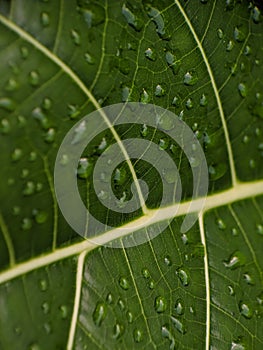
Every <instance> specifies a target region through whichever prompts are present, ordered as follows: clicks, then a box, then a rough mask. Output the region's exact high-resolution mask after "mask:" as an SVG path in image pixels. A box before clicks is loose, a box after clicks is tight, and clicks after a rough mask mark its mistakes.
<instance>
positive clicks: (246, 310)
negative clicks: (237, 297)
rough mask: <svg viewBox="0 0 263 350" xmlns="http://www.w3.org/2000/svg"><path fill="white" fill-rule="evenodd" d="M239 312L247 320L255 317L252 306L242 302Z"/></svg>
mask: <svg viewBox="0 0 263 350" xmlns="http://www.w3.org/2000/svg"><path fill="white" fill-rule="evenodd" d="M239 311H240V313H241V315H242V316H244V317H245V318H248V319H250V318H251V317H252V316H253V310H252V308H251V306H250V305H249V304H247V303H244V302H242V301H241V302H240V303H239Z"/></svg>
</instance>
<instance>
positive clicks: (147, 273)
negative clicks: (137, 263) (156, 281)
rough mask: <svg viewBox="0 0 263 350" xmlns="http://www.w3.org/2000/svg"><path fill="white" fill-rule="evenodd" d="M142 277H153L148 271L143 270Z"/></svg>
mask: <svg viewBox="0 0 263 350" xmlns="http://www.w3.org/2000/svg"><path fill="white" fill-rule="evenodd" d="M142 275H143V277H144V278H146V279H148V278H150V276H151V275H150V272H149V270H148V269H142Z"/></svg>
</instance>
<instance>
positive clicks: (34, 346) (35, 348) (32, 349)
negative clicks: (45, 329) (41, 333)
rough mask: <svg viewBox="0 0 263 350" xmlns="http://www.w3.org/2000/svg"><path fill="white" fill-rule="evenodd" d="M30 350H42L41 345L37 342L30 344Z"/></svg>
mask: <svg viewBox="0 0 263 350" xmlns="http://www.w3.org/2000/svg"><path fill="white" fill-rule="evenodd" d="M28 349H29V350H41V348H40V346H39V345H38V344H37V343H34V344H32V345H30V346H29V348H28Z"/></svg>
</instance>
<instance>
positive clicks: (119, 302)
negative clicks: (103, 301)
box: [118, 299, 125, 311]
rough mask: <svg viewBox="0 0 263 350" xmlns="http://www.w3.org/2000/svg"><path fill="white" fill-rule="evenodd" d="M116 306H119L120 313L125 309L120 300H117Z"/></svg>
mask: <svg viewBox="0 0 263 350" xmlns="http://www.w3.org/2000/svg"><path fill="white" fill-rule="evenodd" d="M118 305H119V308H120V309H121V311H123V310H124V309H125V304H124V302H123V300H122V299H119V300H118Z"/></svg>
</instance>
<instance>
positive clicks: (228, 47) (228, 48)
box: [226, 40, 234, 52]
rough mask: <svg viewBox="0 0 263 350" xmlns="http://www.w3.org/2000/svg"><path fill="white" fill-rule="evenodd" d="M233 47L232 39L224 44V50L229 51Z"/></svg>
mask: <svg viewBox="0 0 263 350" xmlns="http://www.w3.org/2000/svg"><path fill="white" fill-rule="evenodd" d="M233 48H234V42H233V40H229V42H228V43H227V45H226V51H228V52H230V51H232V50H233Z"/></svg>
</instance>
